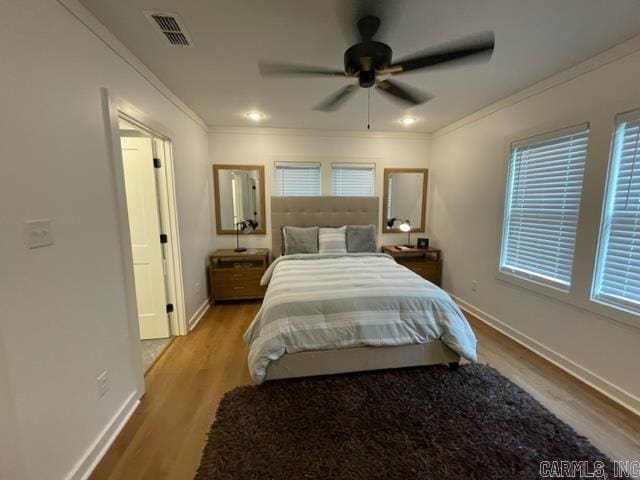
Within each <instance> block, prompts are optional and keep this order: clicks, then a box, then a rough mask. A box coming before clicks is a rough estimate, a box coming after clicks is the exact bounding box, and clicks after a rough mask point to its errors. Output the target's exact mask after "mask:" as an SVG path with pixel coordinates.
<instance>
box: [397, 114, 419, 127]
mask: <svg viewBox="0 0 640 480" xmlns="http://www.w3.org/2000/svg"><path fill="white" fill-rule="evenodd" d="M416 121H417V120H416V117H410V116H408V115H407V116H406V117H402V118H401V119H400V123H401V124H402V125H404V126H405V127H408V126H409V125H413V124H414V123H416Z"/></svg>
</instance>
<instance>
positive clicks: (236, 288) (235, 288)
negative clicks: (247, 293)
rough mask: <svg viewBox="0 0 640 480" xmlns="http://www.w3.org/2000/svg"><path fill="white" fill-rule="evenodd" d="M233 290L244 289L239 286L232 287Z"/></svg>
mask: <svg viewBox="0 0 640 480" xmlns="http://www.w3.org/2000/svg"><path fill="white" fill-rule="evenodd" d="M233 289H234V290H244V287H242V286H240V287H233Z"/></svg>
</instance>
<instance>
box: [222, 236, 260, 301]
mask: <svg viewBox="0 0 640 480" xmlns="http://www.w3.org/2000/svg"><path fill="white" fill-rule="evenodd" d="M268 266H269V250H267V249H266V248H250V249H248V250H247V251H246V252H234V251H233V250H216V251H215V252H213V253H212V254H211V255H209V278H210V280H211V295H212V297H213V300H214V301H216V300H239V299H250V298H263V297H264V292H265V291H266V288H265V287H261V286H260V279H261V278H262V275H263V274H264V272H265V270H266V269H267V267H268Z"/></svg>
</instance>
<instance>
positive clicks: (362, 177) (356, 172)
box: [331, 163, 376, 197]
mask: <svg viewBox="0 0 640 480" xmlns="http://www.w3.org/2000/svg"><path fill="white" fill-rule="evenodd" d="M375 181H376V166H375V165H374V164H372V163H334V164H332V165H331V194H332V195H336V196H341V197H373V195H374V191H375Z"/></svg>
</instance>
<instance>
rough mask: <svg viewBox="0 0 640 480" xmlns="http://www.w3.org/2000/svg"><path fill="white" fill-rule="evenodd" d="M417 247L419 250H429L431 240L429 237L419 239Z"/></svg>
mask: <svg viewBox="0 0 640 480" xmlns="http://www.w3.org/2000/svg"><path fill="white" fill-rule="evenodd" d="M416 247H417V248H429V238H428V237H422V238H418V240H417V243H416Z"/></svg>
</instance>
